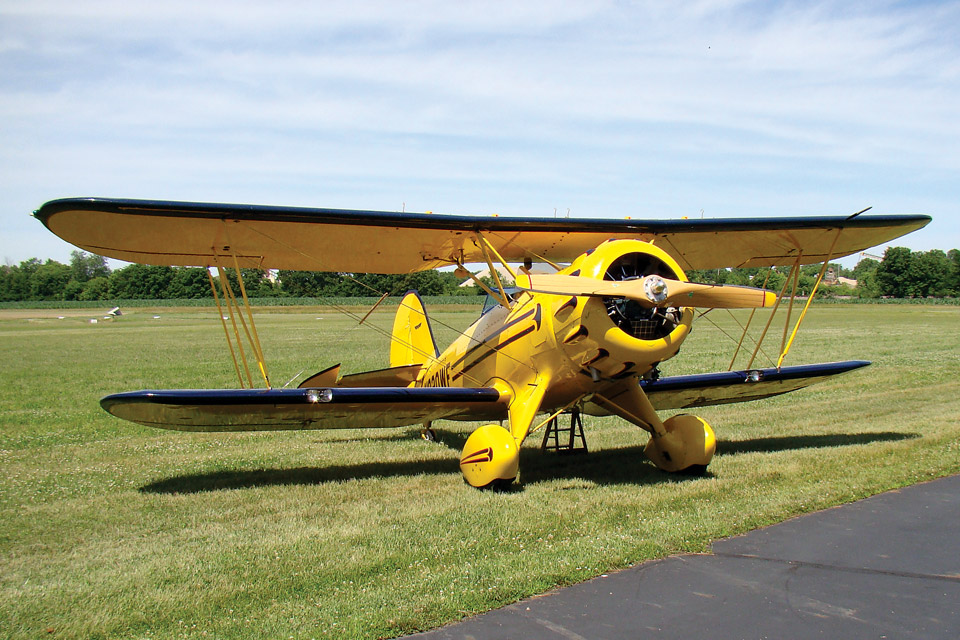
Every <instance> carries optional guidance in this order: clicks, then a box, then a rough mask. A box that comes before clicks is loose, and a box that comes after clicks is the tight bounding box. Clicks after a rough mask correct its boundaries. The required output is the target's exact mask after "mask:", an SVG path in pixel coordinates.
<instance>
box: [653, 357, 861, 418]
mask: <svg viewBox="0 0 960 640" xmlns="http://www.w3.org/2000/svg"><path fill="white" fill-rule="evenodd" d="M868 364H870V363H869V362H868V361H866V360H847V361H845V362H825V363H821V364H802V365H796V366H792V367H781V368H780V369H777V368H776V367H771V368H769V369H747V370H744V371H721V372H717V373H704V374H694V375H688V376H670V377H665V378H660V379H659V380H655V381H648V380H641V381H640V386H641V387H642V388H643V390H644V391H645V392H646V393H647V397H649V398H650V402H651V403H653V406H654V408H655V409H658V410H660V409H689V408H692V407H706V406H709V405H715V404H730V403H733V402H749V401H751V400H761V399H763V398H770V397H772V396H778V395H781V394H784V393H789V392H790V391H796V390H797V389H802V388H804V387H808V386H810V385H811V384H815V383H817V382H820V381H822V380H825V379H826V378H829V377H830V376H835V375H838V374H841V373H846V372H848V371H853V370H854V369H859V368H861V367H865V366H867V365H868Z"/></svg>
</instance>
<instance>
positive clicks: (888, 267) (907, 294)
mask: <svg viewBox="0 0 960 640" xmlns="http://www.w3.org/2000/svg"><path fill="white" fill-rule="evenodd" d="M916 282H917V273H916V267H915V265H914V256H913V254H912V253H911V252H910V249H907V248H906V247H890V248H889V249H887V250H886V251H885V252H884V254H883V260H882V261H881V262H880V266H878V267H877V286H878V288H879V290H880V295H883V296H893V297H894V298H912V297H913V296H915V295H916Z"/></svg>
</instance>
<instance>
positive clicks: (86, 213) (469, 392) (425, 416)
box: [34, 198, 930, 487]
mask: <svg viewBox="0 0 960 640" xmlns="http://www.w3.org/2000/svg"><path fill="white" fill-rule="evenodd" d="M860 213H862V212H860ZM860 213H858V214H854V215H852V216H848V217H805V218H771V219H714V220H703V219H700V220H687V219H683V220H629V219H627V220H610V219H604V220H599V219H598V220H592V219H569V218H564V219H556V218H531V217H522V218H515V217H496V216H493V217H466V216H455V215H434V214H411V213H390V212H375V211H349V210H334V209H307V208H291V207H265V206H250V205H226V204H203V203H185V202H153V201H142V200H107V199H92V198H91V199H80V198H75V199H65V200H55V201H52V202H48V203H46V204H44V205H43V206H42V207H41V208H40V209H39V210H38V211H37V212H36V213H35V214H34V215H35V216H36V217H37V218H38V219H40V220H41V221H42V222H43V224H44V225H46V226H47V228H49V229H50V230H51V231H52V232H53V233H55V234H57V235H58V236H60V237H61V238H63V239H64V240H67V241H68V242H71V243H73V244H74V245H76V246H78V247H80V248H81V249H84V250H86V251H89V252H92V253H96V254H99V255H103V256H108V257H111V258H116V259H119V260H127V261H131V262H139V263H145V264H154V265H174V266H176V265H179V266H199V267H207V268H208V273H209V272H210V269H211V268H216V269H218V270H219V271H220V277H219V283H220V284H219V287H220V290H219V292H218V287H217V284H216V283H215V282H214V278H213V277H212V275H211V277H210V284H211V288H212V290H213V295H214V297H215V299H216V300H217V304H218V307H220V310H221V317H223V318H225V319H224V325H223V326H224V331H225V332H226V333H227V337H228V342H229V343H230V344H231V353H234V356H235V357H234V363H235V367H236V371H237V375H238V378H239V379H240V387H241V388H239V389H228V390H156V391H153V390H146V391H135V392H129V393H119V394H115V395H110V396H107V397H105V398H103V400H102V401H101V405H102V406H103V408H104V409H106V410H107V411H109V412H110V413H111V414H113V415H115V416H117V417H120V418H123V419H125V420H130V421H133V422H137V423H140V424H144V425H149V426H153V427H161V428H165V429H176V430H184V431H246V430H273V429H330V428H364V427H378V428H379V427H401V426H408V425H418V424H419V425H423V428H424V433H425V434H430V433H432V432H431V431H430V425H431V423H432V421H434V420H439V419H450V420H465V421H487V422H490V423H491V424H486V425H484V426H481V427H479V428H478V429H476V430H475V431H474V432H473V433H472V434H471V435H470V437H469V438H468V439H467V441H466V444H465V445H464V448H463V452H462V456H461V458H460V469H461V470H462V472H463V475H464V477H465V478H466V480H467V482H469V483H470V484H471V485H473V486H475V487H485V486H490V485H503V484H509V483H510V482H512V481H513V480H514V479H515V478H516V477H517V474H518V467H519V447H520V444H521V443H522V442H523V441H524V439H525V438H526V437H527V436H528V435H529V434H530V433H531V432H532V431H534V430H536V429H538V428H540V427H542V426H544V425H547V424H549V423H550V422H551V421H556V419H557V417H558V416H559V415H560V414H562V413H565V412H566V413H571V412H572V413H573V416H574V418H577V419H578V417H579V412H581V411H582V412H587V413H590V414H595V415H611V414H613V415H617V416H619V417H621V418H623V419H624V420H627V421H629V422H631V423H633V424H635V425H637V426H638V427H640V428H642V429H644V430H646V431H648V432H649V433H650V436H651V437H650V440H649V442H648V444H647V446H646V449H645V453H646V455H647V457H649V458H650V460H651V461H652V462H653V463H654V464H655V465H656V466H657V467H659V468H660V469H663V470H665V471H669V472H679V471H688V472H690V471H693V472H696V471H702V470H704V469H705V468H706V466H707V464H709V462H710V460H711V458H712V456H713V453H714V450H715V439H714V434H713V431H712V429H711V428H710V426H709V425H708V424H707V423H706V422H705V421H704V420H702V419H700V418H698V417H696V416H693V415H687V414H678V415H674V416H673V417H670V418H668V419H666V420H661V418H660V417H659V416H658V414H657V410H663V409H686V408H691V407H700V406H706V405H711V404H722V403H729V402H742V401H747V400H755V399H760V398H765V397H770V396H774V395H779V394H782V393H786V392H789V391H793V390H796V389H800V388H802V387H805V386H807V385H810V384H812V383H814V382H817V381H819V380H822V379H824V378H826V377H828V376H832V375H835V374H839V373H843V372H846V371H851V370H853V369H857V368H859V367H862V366H865V365H867V364H869V363H868V362H865V361H859V360H857V361H847V362H831V363H822V364H810V365H799V366H783V365H782V362H783V358H784V356H785V355H786V353H787V351H788V350H789V347H790V344H791V343H792V341H793V336H794V335H796V330H797V328H798V327H799V321H800V319H802V317H803V314H802V313H801V314H799V319H798V321H797V324H796V326H795V327H794V330H793V334H792V335H791V336H790V340H789V341H787V339H786V335H787V331H786V329H787V324H785V325H784V341H783V344H782V345H781V352H780V358H779V361H778V362H777V366H775V367H769V368H759V369H758V368H751V367H752V363H753V358H751V360H750V364H748V365H747V367H746V368H745V369H742V370H737V371H721V372H716V373H705V374H697V375H686V376H672V377H660V376H659V369H658V366H659V365H660V363H662V362H663V361H665V360H667V359H669V358H672V357H673V356H675V355H676V354H677V352H678V350H679V349H680V346H681V344H683V341H684V339H685V338H686V337H687V335H688V334H689V332H690V327H691V323H692V321H693V317H694V308H705V309H712V308H750V309H756V308H760V307H773V308H774V309H773V313H775V312H776V310H777V307H779V306H780V305H781V301H783V300H785V299H789V304H788V306H789V307H790V308H791V309H792V306H793V300H794V298H795V297H796V283H797V278H798V275H799V272H800V267H801V266H802V265H806V264H813V263H821V262H822V263H823V264H824V267H823V269H821V272H820V278H819V279H818V280H817V284H818V285H819V282H820V279H822V277H823V274H824V272H825V270H826V265H827V263H829V261H830V260H831V259H834V258H840V257H842V256H847V255H850V254H853V253H856V252H859V251H863V250H864V249H867V248H869V247H873V246H875V245H878V244H881V243H884V242H887V241H889V240H892V239H893V238H897V237H899V236H901V235H904V234H906V233H910V232H911V231H914V230H916V229H919V228H921V227H923V226H924V225H926V224H927V223H928V222H929V221H930V218H929V217H928V216H923V215H872V216H868V215H860ZM535 263H536V264H537V265H538V269H533V265H534V264H535ZM477 264H482V265H485V266H486V267H488V268H489V270H490V274H491V276H492V278H493V282H494V284H493V285H488V284H486V283H484V282H483V281H482V280H480V279H479V278H477V277H476V276H475V275H474V274H473V273H471V272H470V271H469V269H468V265H477ZM498 264H499V266H500V267H501V268H502V269H505V270H506V271H508V272H510V273H511V274H512V275H513V276H514V278H515V281H516V288H508V287H506V286H504V283H503V282H502V280H501V278H500V277H499V275H498V270H497V269H496V268H495V266H496V265H498ZM511 265H522V266H511ZM544 265H547V266H549V268H550V269H551V270H552V271H553V272H552V273H547V274H535V273H533V271H536V270H540V269H539V268H541V267H542V266H544ZM774 266H790V267H792V268H791V271H790V275H789V276H788V277H787V280H786V284H784V286H783V289H782V290H781V291H780V292H779V294H776V293H774V292H770V291H765V290H764V289H762V288H752V287H741V286H729V285H711V284H698V283H693V282H689V281H688V278H687V276H686V275H685V270H690V269H718V268H726V267H774ZM441 267H452V268H455V269H456V270H457V272H458V273H460V274H462V275H463V276H465V277H472V278H474V280H475V281H476V282H477V284H478V285H479V286H481V287H483V288H484V289H486V290H487V293H488V294H489V299H490V300H491V301H492V302H491V304H489V305H487V307H488V308H486V309H485V310H484V313H483V314H482V315H481V317H480V318H479V319H478V320H477V321H476V322H475V323H474V324H473V325H472V326H470V328H468V329H467V330H466V331H464V332H463V333H462V335H460V336H459V337H458V338H457V339H456V340H455V341H454V342H453V343H452V344H451V345H450V346H448V347H447V348H446V349H444V350H443V351H442V352H441V351H440V350H439V349H438V348H437V346H436V343H435V342H434V339H433V334H432V331H431V328H430V323H429V321H428V318H427V313H426V311H425V310H424V308H423V304H422V302H421V300H420V298H419V296H418V295H417V293H416V292H409V293H407V295H406V296H405V297H404V298H403V300H402V302H401V303H400V306H399V309H398V312H397V314H396V318H395V320H394V325H393V332H392V337H391V344H390V353H389V368H387V369H383V370H378V371H370V372H366V373H356V374H350V375H341V374H340V371H339V365H337V366H334V367H331V368H329V369H326V370H324V371H321V372H320V373H317V374H315V375H313V376H311V377H310V378H308V379H307V380H305V381H304V382H302V383H301V384H300V386H299V388H297V389H286V388H284V389H275V388H271V387H270V383H269V377H268V375H267V369H266V364H265V362H264V358H263V353H262V349H261V348H260V345H259V339H258V338H257V334H256V328H255V325H254V323H253V315H252V314H251V313H249V303H248V301H247V296H246V291H245V289H244V285H243V281H242V278H241V279H240V280H239V287H238V288H239V289H240V291H239V292H237V291H234V290H233V289H232V288H231V286H230V284H229V280H228V278H226V277H224V275H225V274H224V270H225V269H228V268H230V269H235V270H236V273H237V275H238V276H239V275H240V270H241V269H243V268H256V269H268V268H269V269H292V270H305V271H334V272H341V273H343V272H346V273H357V272H363V273H412V272H416V271H423V270H427V269H435V268H441ZM791 286H792V289H791ZM812 298H813V295H812V294H811V295H810V296H809V299H812ZM809 299H808V302H807V304H809ZM381 300H382V299H381ZM221 305H227V306H229V307H230V308H231V309H235V310H236V311H240V307H241V306H243V307H245V310H246V312H247V314H246V318H245V317H244V314H243V313H229V314H228V315H226V316H225V315H224V312H223V308H222V306H221ZM805 311H806V308H804V312H805ZM787 315H788V320H787V323H789V313H788V314H787ZM751 317H752V315H751ZM226 318H229V320H230V323H232V330H233V334H234V336H235V338H236V345H237V349H236V351H235V350H234V347H233V338H231V328H230V327H229V326H228V324H227V320H226ZM772 319H773V314H771V315H770V320H772ZM770 320H768V321H767V327H769V326H770ZM238 322H239V324H238ZM747 326H749V324H748V325H747ZM746 330H747V327H745V328H744V335H746ZM765 333H766V328H765V329H764V334H765ZM241 334H245V335H246V336H247V337H248V338H249V340H248V343H249V345H250V351H251V355H250V356H249V357H250V358H251V359H255V360H256V362H257V365H258V367H259V369H260V373H261V374H262V377H263V379H264V383H265V387H266V388H253V387H254V384H253V379H252V376H251V375H250V367H248V366H247V358H248V356H247V355H246V354H245V352H244V350H243V347H242V341H241V339H240V338H241ZM761 341H762V338H761ZM742 343H743V338H742V337H741V344H742ZM738 349H739V347H738ZM238 353H239V357H237V354H238ZM755 355H756V351H754V356H755ZM256 368H257V367H254V368H253V369H254V371H256ZM731 368H732V364H731ZM242 370H244V371H246V374H247V383H245V382H244V377H243V371H242ZM543 415H546V416H547V417H546V418H541V419H540V420H538V417H540V416H543ZM504 421H506V425H507V426H506V427H503V426H501V425H502V424H503V423H504Z"/></svg>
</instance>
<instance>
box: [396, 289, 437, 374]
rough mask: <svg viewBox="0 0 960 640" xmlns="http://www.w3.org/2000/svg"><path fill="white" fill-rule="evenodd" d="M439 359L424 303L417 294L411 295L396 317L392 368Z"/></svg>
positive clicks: (405, 299) (403, 302)
mask: <svg viewBox="0 0 960 640" xmlns="http://www.w3.org/2000/svg"><path fill="white" fill-rule="evenodd" d="M439 355H440V352H439V351H438V350H437V343H436V341H434V339H433V331H432V330H431V329H430V321H429V320H428V319H427V312H426V311H425V310H424V308H423V300H421V299H420V294H418V293H417V292H416V291H408V292H407V295H405V296H403V300H401V301H400V307H399V308H398V309H397V317H396V318H394V320H393V339H392V340H391V341H390V366H391V367H402V366H406V365H410V364H423V363H424V362H426V361H427V360H429V359H431V358H436V357H438V356H439Z"/></svg>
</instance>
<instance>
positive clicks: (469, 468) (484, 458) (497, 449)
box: [460, 424, 520, 488]
mask: <svg viewBox="0 0 960 640" xmlns="http://www.w3.org/2000/svg"><path fill="white" fill-rule="evenodd" d="M519 469H520V447H519V445H517V441H516V440H515V439H514V437H513V434H511V433H510V432H509V431H507V430H506V429H504V428H503V427H501V426H500V425H498V424H487V425H484V426H482V427H480V428H479V429H477V430H476V431H474V432H473V433H471V434H470V437H469V438H467V442H466V444H464V445H463V454H462V455H461V456H460V472H461V473H463V477H464V479H465V480H466V481H467V482H468V483H469V484H470V486H473V487H477V488H484V487H494V488H496V487H506V486H507V485H509V484H510V483H511V482H513V481H514V479H516V477H517V471H518V470H519Z"/></svg>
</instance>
